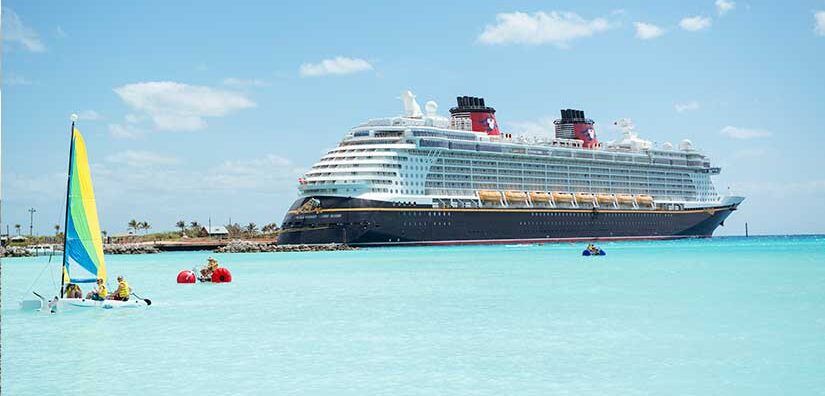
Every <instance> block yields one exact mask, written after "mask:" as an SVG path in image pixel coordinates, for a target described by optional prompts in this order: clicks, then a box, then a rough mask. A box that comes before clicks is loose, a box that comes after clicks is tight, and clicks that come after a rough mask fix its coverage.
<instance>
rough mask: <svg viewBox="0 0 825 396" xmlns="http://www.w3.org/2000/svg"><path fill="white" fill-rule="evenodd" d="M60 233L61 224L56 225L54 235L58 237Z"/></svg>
mask: <svg viewBox="0 0 825 396" xmlns="http://www.w3.org/2000/svg"><path fill="white" fill-rule="evenodd" d="M59 233H60V224H55V225H54V235H57V234H59Z"/></svg>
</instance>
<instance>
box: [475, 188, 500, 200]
mask: <svg viewBox="0 0 825 396" xmlns="http://www.w3.org/2000/svg"><path fill="white" fill-rule="evenodd" d="M478 197H479V198H480V199H481V200H482V201H484V202H500V201H501V193H500V192H498V191H489V190H481V191H479V192H478Z"/></svg>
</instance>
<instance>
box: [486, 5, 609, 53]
mask: <svg viewBox="0 0 825 396" xmlns="http://www.w3.org/2000/svg"><path fill="white" fill-rule="evenodd" d="M610 27H611V25H610V23H609V22H608V21H607V19H605V18H595V19H590V20H587V19H584V18H582V17H580V16H579V15H578V14H576V13H573V12H557V11H551V12H550V13H546V12H543V11H539V12H536V13H535V14H532V15H531V14H528V13H524V12H511V13H499V14H496V24H494V25H487V26H486V27H485V28H484V31H483V32H482V33H481V35H479V36H478V41H479V42H481V43H483V44H511V43H512V44H528V45H539V44H547V43H550V44H555V45H557V46H559V47H566V46H567V45H568V42H570V41H571V40H573V39H577V38H581V37H590V36H592V35H594V34H596V33H600V32H603V31H605V30H607V29H609V28H610Z"/></svg>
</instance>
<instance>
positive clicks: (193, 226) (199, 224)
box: [189, 221, 201, 228]
mask: <svg viewBox="0 0 825 396" xmlns="http://www.w3.org/2000/svg"><path fill="white" fill-rule="evenodd" d="M200 227H201V223H198V222H197V221H191V222H189V228H200Z"/></svg>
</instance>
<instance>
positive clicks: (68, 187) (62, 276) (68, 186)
mask: <svg viewBox="0 0 825 396" xmlns="http://www.w3.org/2000/svg"><path fill="white" fill-rule="evenodd" d="M75 117H76V116H75V115H74V114H72V129H71V131H70V132H69V177H68V178H67V179H66V217H65V218H64V219H63V266H62V268H61V271H60V298H63V288H64V285H63V284H64V282H65V281H66V274H67V273H68V272H67V270H66V264H68V260H67V259H68V256H67V255H66V253H67V252H66V241H67V240H68V239H69V238H68V237H69V204H70V203H69V193H70V192H71V186H72V159H73V158H72V156H73V155H74V121H75V120H74V119H75Z"/></svg>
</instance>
